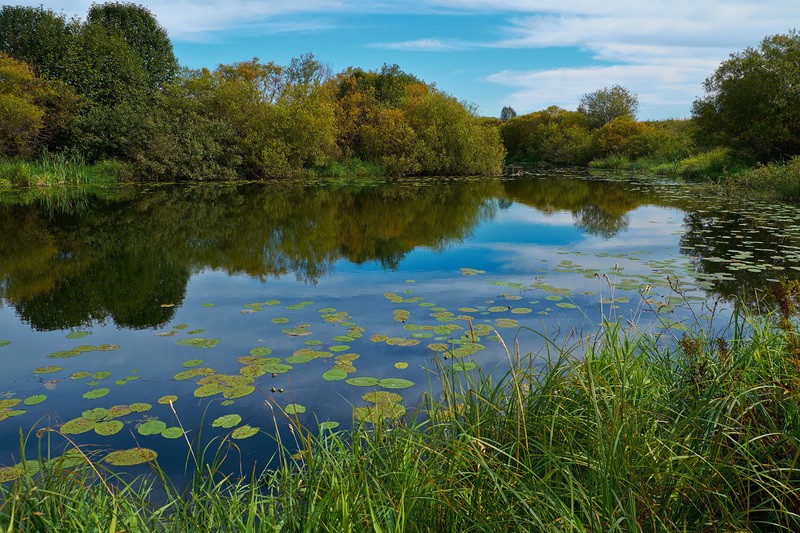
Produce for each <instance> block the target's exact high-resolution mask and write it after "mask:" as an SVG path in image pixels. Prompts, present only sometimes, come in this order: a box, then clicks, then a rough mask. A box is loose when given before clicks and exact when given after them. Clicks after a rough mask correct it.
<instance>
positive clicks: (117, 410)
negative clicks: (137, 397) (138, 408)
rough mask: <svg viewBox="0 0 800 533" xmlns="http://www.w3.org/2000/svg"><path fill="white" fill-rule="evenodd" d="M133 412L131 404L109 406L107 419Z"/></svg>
mask: <svg viewBox="0 0 800 533" xmlns="http://www.w3.org/2000/svg"><path fill="white" fill-rule="evenodd" d="M132 412H133V409H131V406H130V405H115V406H113V407H109V408H108V412H107V413H106V416H105V418H106V420H111V419H112V418H119V417H121V416H126V415H129V414H131V413H132Z"/></svg>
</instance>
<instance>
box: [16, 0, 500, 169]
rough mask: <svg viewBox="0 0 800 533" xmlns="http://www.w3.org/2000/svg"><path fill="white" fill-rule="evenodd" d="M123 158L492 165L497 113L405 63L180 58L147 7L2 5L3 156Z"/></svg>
mask: <svg viewBox="0 0 800 533" xmlns="http://www.w3.org/2000/svg"><path fill="white" fill-rule="evenodd" d="M43 151H48V152H64V153H70V154H78V155H80V156H81V157H83V158H85V159H86V160H87V161H89V162H95V161H101V160H111V159H113V160H120V161H124V162H127V163H129V165H128V167H129V168H130V170H131V172H132V173H133V174H135V175H136V176H137V177H139V178H144V179H154V180H180V179H192V180H210V179H227V178H234V177H248V178H252V177H255V178H271V177H283V176H295V175H304V174H308V173H309V172H311V173H313V172H321V173H323V174H324V173H328V174H333V175H336V174H337V173H347V172H355V173H358V172H361V171H364V172H369V173H388V174H392V175H411V174H442V175H451V174H498V173H499V172H500V171H501V168H502V163H503V160H504V157H505V150H504V148H503V145H502V142H501V140H500V136H499V130H498V127H497V124H496V123H495V122H494V121H486V120H483V119H481V118H479V117H478V116H477V114H476V112H475V109H474V108H473V107H472V106H470V105H467V104H465V103H464V102H460V101H458V100H457V99H456V98H454V97H452V96H450V95H448V94H446V93H444V92H442V91H440V90H438V89H437V88H436V87H435V86H434V85H432V84H428V83H425V82H424V81H422V80H420V79H419V78H417V77H415V76H413V75H411V74H408V73H406V72H403V71H402V70H401V69H400V68H399V67H398V66H397V65H384V67H383V68H381V69H380V70H376V71H365V70H362V69H360V68H355V67H351V68H348V69H346V70H345V71H343V72H340V73H338V74H333V73H332V72H331V69H330V68H329V67H328V66H327V65H325V64H323V63H321V62H320V61H318V60H317V59H316V58H315V57H314V56H313V55H312V54H306V55H301V56H299V57H297V58H294V59H292V60H291V62H290V63H289V64H288V65H278V64H276V63H274V62H264V61H261V60H259V59H258V58H253V59H251V60H249V61H242V62H238V63H233V64H226V65H219V66H218V67H217V68H215V69H213V70H210V69H205V68H204V69H199V70H191V69H187V68H182V67H180V65H179V64H178V61H177V59H176V58H175V55H174V53H173V50H172V44H171V42H170V40H169V37H168V35H167V32H166V31H165V30H164V28H163V27H161V26H160V25H159V24H158V22H157V20H156V19H155V17H154V16H153V15H152V13H150V11H149V10H147V9H146V8H144V7H142V6H138V5H135V4H130V3H105V4H93V5H92V7H91V8H90V10H89V13H88V15H87V17H86V20H78V19H75V18H73V19H67V18H66V16H64V15H61V14H57V13H55V12H53V11H52V10H50V9H45V8H43V7H22V6H3V7H2V10H0V158H12V157H21V158H30V157H35V156H36V155H37V154H41V153H42V152H43Z"/></svg>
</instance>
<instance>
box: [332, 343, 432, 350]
mask: <svg viewBox="0 0 800 533" xmlns="http://www.w3.org/2000/svg"><path fill="white" fill-rule="evenodd" d="M417 342H419V341H417ZM349 349H350V347H349V346H347V345H346V344H337V345H335V346H330V347H329V348H328V351H330V352H346V351H347V350H349Z"/></svg>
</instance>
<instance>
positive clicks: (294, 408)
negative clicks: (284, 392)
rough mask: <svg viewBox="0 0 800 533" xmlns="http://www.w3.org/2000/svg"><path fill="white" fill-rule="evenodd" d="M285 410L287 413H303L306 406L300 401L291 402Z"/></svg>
mask: <svg viewBox="0 0 800 533" xmlns="http://www.w3.org/2000/svg"><path fill="white" fill-rule="evenodd" d="M283 410H284V412H286V414H287V415H301V414H303V413H305V412H306V408H305V406H304V405H300V404H299V403H290V404H289V405H287V406H286V407H284V408H283Z"/></svg>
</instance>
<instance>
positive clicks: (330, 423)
mask: <svg viewBox="0 0 800 533" xmlns="http://www.w3.org/2000/svg"><path fill="white" fill-rule="evenodd" d="M338 427H339V422H336V421H335V420H327V421H325V422H320V423H319V429H321V430H322V431H326V430H327V431H330V430H332V429H336V428H338Z"/></svg>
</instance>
